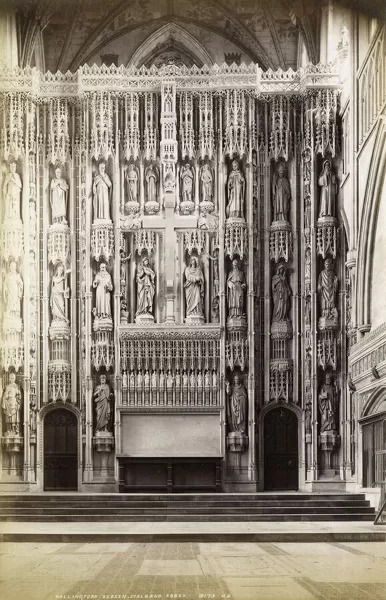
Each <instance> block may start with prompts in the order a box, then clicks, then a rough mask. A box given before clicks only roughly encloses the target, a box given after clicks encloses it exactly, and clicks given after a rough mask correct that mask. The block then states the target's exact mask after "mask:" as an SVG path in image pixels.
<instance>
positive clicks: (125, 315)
mask: <svg viewBox="0 0 386 600" xmlns="http://www.w3.org/2000/svg"><path fill="white" fill-rule="evenodd" d="M120 321H121V325H126V323H128V322H129V311H128V310H127V304H126V302H125V301H124V300H122V301H121V316H120Z"/></svg>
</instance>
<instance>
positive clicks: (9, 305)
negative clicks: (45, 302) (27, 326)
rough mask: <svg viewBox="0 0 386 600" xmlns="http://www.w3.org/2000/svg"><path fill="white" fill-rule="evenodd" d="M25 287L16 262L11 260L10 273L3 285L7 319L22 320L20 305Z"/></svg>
mask: <svg viewBox="0 0 386 600" xmlns="http://www.w3.org/2000/svg"><path fill="white" fill-rule="evenodd" d="M23 287H24V285H23V280H22V278H21V276H20V274H19V273H18V272H17V270H16V262H15V261H14V260H11V261H10V263H9V267H8V273H7V274H6V276H5V278H4V283H3V296H4V301H5V307H4V308H5V310H4V316H5V317H10V318H16V319H18V318H20V303H21V299H22V297H23Z"/></svg>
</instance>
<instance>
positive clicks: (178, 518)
mask: <svg viewBox="0 0 386 600" xmlns="http://www.w3.org/2000/svg"><path fill="white" fill-rule="evenodd" d="M373 520H374V515H373V514H368V513H363V512H362V511H361V512H357V513H344V514H330V513H328V514H325V513H317V514H289V513H284V514H280V515H278V514H276V513H269V514H261V513H251V514H248V515H246V514H239V513H229V514H227V515H218V514H215V515H202V514H198V513H194V514H182V515H181V514H178V515H176V514H172V515H165V514H154V515H141V516H140V518H139V515H111V514H110V515H105V514H101V513H93V514H92V515H88V516H87V522H98V521H100V522H107V521H136V522H138V521H141V522H142V521H175V522H188V521H192V522H194V521H212V522H233V521H234V522H241V521H262V522H263V521H265V522H266V521H272V522H275V521H276V522H277V521H280V522H282V521H310V522H312V521H373ZM0 521H2V522H4V521H23V522H36V521H39V522H85V515H60V514H53V515H46V514H45V515H41V516H39V518H38V519H37V518H36V515H30V514H11V515H0Z"/></svg>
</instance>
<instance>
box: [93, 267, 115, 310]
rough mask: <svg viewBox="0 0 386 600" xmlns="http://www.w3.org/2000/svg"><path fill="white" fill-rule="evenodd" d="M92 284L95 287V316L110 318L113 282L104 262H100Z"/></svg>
mask: <svg viewBox="0 0 386 600" xmlns="http://www.w3.org/2000/svg"><path fill="white" fill-rule="evenodd" d="M92 286H93V287H94V288H96V303H95V309H94V315H95V317H97V318H99V319H105V318H110V319H111V301H110V292H111V291H112V289H113V282H112V280H111V275H110V273H109V272H108V271H107V269H106V265H105V263H101V266H100V267H99V273H97V274H96V275H95V277H94V281H93V284H92Z"/></svg>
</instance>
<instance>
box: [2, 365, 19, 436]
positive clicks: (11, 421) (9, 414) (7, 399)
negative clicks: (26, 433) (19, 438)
mask: <svg viewBox="0 0 386 600" xmlns="http://www.w3.org/2000/svg"><path fill="white" fill-rule="evenodd" d="M2 408H3V413H4V421H5V435H19V432H20V423H21V390H20V387H19V386H18V385H17V383H16V373H13V372H11V373H10V374H9V383H8V385H7V386H6V387H5V390H4V393H3V402H2Z"/></svg>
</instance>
